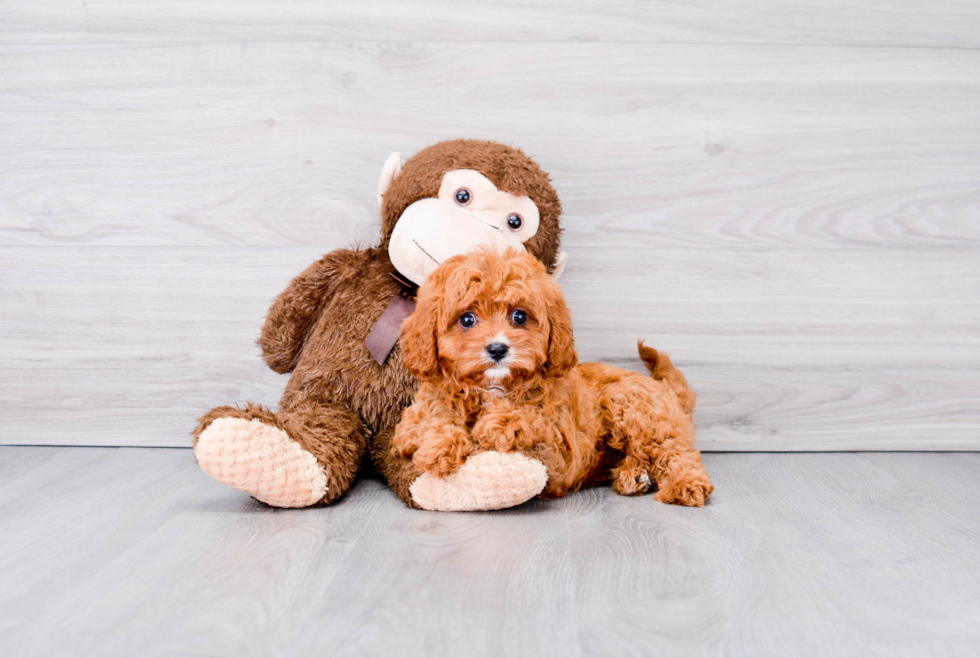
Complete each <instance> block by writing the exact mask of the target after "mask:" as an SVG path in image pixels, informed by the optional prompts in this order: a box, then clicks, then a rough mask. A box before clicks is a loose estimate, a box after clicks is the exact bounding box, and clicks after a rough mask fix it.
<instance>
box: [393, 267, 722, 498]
mask: <svg viewBox="0 0 980 658" xmlns="http://www.w3.org/2000/svg"><path fill="white" fill-rule="evenodd" d="M401 344H402V358H403V361H404V363H405V365H406V367H407V368H408V369H409V371H410V372H411V373H412V374H414V375H415V376H416V377H418V378H419V379H420V380H421V382H422V384H421V386H420V388H419V390H418V392H417V394H416V396H415V401H414V403H413V404H412V405H411V406H410V407H409V408H408V409H406V410H405V411H404V413H403V414H402V419H401V422H400V423H399V424H398V426H397V428H396V430H395V436H394V442H393V443H394V450H396V451H397V452H398V453H400V455H401V456H402V457H405V458H411V459H412V461H413V462H414V463H415V464H416V466H418V467H419V468H420V469H423V470H425V471H426V472H428V473H430V474H431V475H432V476H438V477H445V476H447V475H450V474H452V473H453V472H454V471H455V470H456V469H458V468H459V467H460V465H462V464H463V462H464V461H465V460H466V459H467V457H468V456H470V455H475V454H477V453H481V452H484V451H488V450H495V451H498V452H501V453H503V452H508V451H519V452H521V453H523V454H525V455H526V456H528V457H531V458H533V459H537V460H539V461H540V462H541V463H542V464H544V466H545V467H546V468H547V474H548V482H547V485H546V486H545V488H544V490H543V491H542V493H541V495H542V496H548V497H557V496H564V495H565V494H567V493H568V492H569V491H576V490H578V489H580V488H581V487H583V486H588V485H592V484H597V483H600V482H604V481H608V480H609V479H610V478H611V479H612V487H613V489H614V490H615V491H616V492H617V493H619V494H623V495H631V494H643V493H646V492H647V491H648V490H649V489H650V488H651V487H652V486H655V487H656V492H657V493H656V496H655V497H656V499H657V500H659V501H662V502H665V503H678V504H681V505H695V506H701V505H704V504H705V502H707V500H708V498H709V496H710V495H711V492H712V490H713V488H714V487H713V486H712V484H711V480H710V479H709V478H708V473H707V471H706V470H705V468H704V464H703V463H702V462H701V456H700V453H699V452H698V451H697V450H696V449H695V448H694V422H693V420H692V418H691V412H692V411H693V409H694V401H695V395H694V392H693V391H691V389H690V388H689V387H688V385H687V381H686V379H685V378H684V376H683V375H682V374H681V373H680V371H678V370H677V369H676V368H674V366H673V364H672V363H671V362H670V359H669V358H667V356H666V355H663V354H658V353H657V351H656V350H654V349H651V348H648V347H645V346H644V345H643V344H642V343H641V344H640V356H641V357H642V359H643V361H644V362H645V363H646V364H647V366H648V367H649V368H650V371H651V373H652V375H653V377H647V376H644V375H640V374H637V373H633V372H629V371H627V370H622V369H620V368H614V367H611V366H607V365H604V364H601V363H582V364H579V363H578V355H577V353H576V351H575V346H574V342H573V338H572V327H571V318H570V315H569V312H568V308H567V307H566V305H565V301H564V298H563V297H562V294H561V289H560V288H559V287H558V285H557V284H556V283H555V282H553V281H552V280H551V278H550V277H549V276H548V274H547V270H546V268H545V266H544V265H542V264H541V263H540V262H539V261H537V260H536V259H535V258H533V257H531V256H528V255H527V254H521V253H518V252H517V251H509V252H507V253H506V254H504V255H502V256H501V255H498V254H497V253H496V252H495V251H493V250H489V249H481V250H478V251H476V252H473V253H471V254H469V255H464V256H457V257H455V258H452V259H450V260H449V261H447V262H445V263H444V264H443V265H442V266H441V267H439V269H437V270H436V271H435V272H434V273H433V274H432V275H430V277H429V279H428V281H427V282H426V284H425V285H424V286H423V287H422V288H421V290H420V292H419V298H418V307H417V309H416V311H415V313H413V314H412V315H411V316H410V317H409V318H408V320H406V322H405V324H404V325H403V326H402V339H401Z"/></svg>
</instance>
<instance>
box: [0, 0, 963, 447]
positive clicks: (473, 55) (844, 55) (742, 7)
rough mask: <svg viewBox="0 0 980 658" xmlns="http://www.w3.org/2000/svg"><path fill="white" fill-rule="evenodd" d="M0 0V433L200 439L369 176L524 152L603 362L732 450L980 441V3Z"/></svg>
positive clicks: (67, 439) (364, 216)
mask: <svg viewBox="0 0 980 658" xmlns="http://www.w3.org/2000/svg"><path fill="white" fill-rule="evenodd" d="M460 19H461V16H460V15H459V10H458V8H456V7H455V6H454V5H451V4H447V3H442V2H434V1H419V2H413V3H411V4H410V5H405V4H404V3H390V2H373V1H372V2H359V3H326V4H325V3H320V2H313V1H312V0H297V1H296V2H291V3H286V4H282V3H279V4H275V5H273V4H269V3H262V2H255V1H251V0H247V1H246V2H241V3H235V4H234V6H232V5H230V4H229V3H224V2H218V1H217V0H213V1H210V2H193V3H192V2H185V1H184V0H181V1H179V2H176V3H166V4H157V5H153V6H139V5H131V4H128V3H121V2H110V1H94V0H93V1H91V2H85V3H77V2H63V1H61V0H56V1H55V2H51V3H32V2H24V1H22V0H12V1H11V2H7V3H5V4H4V7H3V9H2V10H0V295H2V297H0V353H3V354H4V359H3V360H2V362H0V427H2V429H0V443H5V444H32V443H37V444H46V445H51V444H67V445H82V444H96V445H114V444H123V445H127V444H128V445H158V446H183V445H187V442H188V440H189V439H188V438H187V431H188V430H189V429H190V427H191V426H192V425H193V420H194V418H196V417H197V416H198V415H199V414H200V413H201V412H203V411H204V410H206V409H207V408H209V407H210V406H213V405H216V404H225V403H232V402H244V401H246V400H252V401H256V402H264V403H274V402H275V401H276V400H277V399H278V397H279V394H280V391H281V389H282V386H283V384H284V378H283V377H281V376H278V375H275V374H273V373H271V372H270V371H269V370H268V369H267V368H265V367H264V365H263V364H262V362H261V360H260V359H259V355H258V351H257V349H256V347H255V346H254V340H255V337H256V336H257V334H258V330H259V327H260V325H261V321H262V318H263V316H264V313H265V311H266V309H267V308H268V305H269V303H270V301H271V299H272V298H273V297H274V296H275V295H276V294H277V293H278V292H279V291H280V290H281V289H282V288H283V287H284V286H285V285H286V283H287V282H288V281H289V280H290V278H291V277H292V276H294V275H295V274H296V273H298V272H299V271H301V270H302V268H303V267H305V266H306V265H307V264H308V263H309V262H310V261H312V260H313V259H314V258H315V257H316V256H318V255H319V254H320V253H324V252H326V251H329V250H331V249H333V248H336V247H339V246H342V245H347V244H351V243H354V242H362V243H366V244H370V243H373V242H375V241H376V240H377V232H378V225H379V219H378V212H377V208H375V205H374V199H375V194H376V180H377V175H378V172H379V169H380V166H381V163H382V162H383V161H384V159H385V158H386V157H387V155H388V154H389V153H390V152H391V151H394V150H399V151H401V152H402V153H403V154H404V155H405V156H407V155H409V154H411V153H413V152H414V151H416V150H418V149H419V148H422V147H424V146H425V145H427V144H429V143H432V142H434V141H437V140H439V139H443V138H449V137H457V136H461V135H465V136H472V137H485V138H491V139H497V140H499V141H503V142H507V143H513V144H515V145H517V146H520V147H522V148H524V149H525V150H526V151H527V152H528V153H529V154H531V155H533V156H534V157H536V158H537V159H538V160H539V161H540V162H541V164H542V165H543V166H544V167H545V168H546V169H547V170H548V171H549V172H550V173H551V174H552V177H553V179H554V182H555V186H556V188H557V190H558V192H559V194H560V196H561V198H562V200H563V205H564V208H565V214H564V217H563V223H564V226H565V233H564V238H563V247H564V248H565V249H566V250H567V251H568V252H569V253H570V254H571V264H570V266H569V270H568V273H567V274H566V278H565V280H564V285H565V290H566V293H567V295H568V298H569V303H570V304H571V306H572V308H573V311H574V312H575V318H576V328H577V339H578V344H579V348H580V351H581V354H582V356H583V358H585V359H588V360H603V361H609V362H612V363H617V364H621V365H624V366H626V367H630V368H634V369H639V368H640V365H639V363H638V362H637V360H636V357H635V351H634V349H635V348H634V341H635V340H636V339H637V338H646V339H648V340H649V341H650V342H651V343H652V344H654V345H656V346H657V347H660V348H662V349H665V350H666V351H668V352H670V353H672V354H673V356H674V357H675V358H676V360H677V361H678V363H679V364H680V365H681V366H682V367H683V368H684V370H685V372H686V373H687V374H688V375H689V377H690V378H691V381H692V383H693V384H694V385H695V387H696V389H697V390H698V392H699V394H700V405H699V409H698V422H699V431H700V436H701V440H702V445H703V447H705V448H706V449H710V450H829V449H834V450H856V449H872V448H874V449H916V448H933V449H980V431H978V430H980V404H978V403H980V399H978V398H980V385H978V381H977V380H978V377H980V363H978V358H980V350H978V347H980V345H978V341H980V339H978V335H980V332H978V328H980V317H978V313H980V159H978V158H977V157H976V154H977V152H978V151H980V113H978V112H977V111H976V108H977V107H980V73H978V72H980V29H977V28H978V27H980V8H978V6H977V5H976V4H975V3H971V2H956V1H951V0H946V1H943V2H939V3H932V4H930V5H929V6H928V7H925V6H924V5H922V3H918V2H910V3H900V4H895V3H882V2H879V1H878V0H867V1H865V2H861V3H857V4H854V3H851V4H849V5H848V6H846V7H834V8H829V7H826V6H825V5H823V4H821V3H818V2H814V1H809V2H807V1H803V0H799V1H796V2H791V3H773V2H761V1H756V2H752V3H747V2H732V3H713V4H712V5H711V6H710V7H708V6H707V5H705V6H700V5H697V4H691V3H688V4H687V5H676V6H674V5H666V4H664V3H645V4H642V3H641V4H637V3H632V2H613V3H604V4H602V5H597V4H593V3H588V2H570V3H562V4H561V5H560V7H559V6H558V5H556V4H554V3H550V2H533V3H515V4H512V5H508V4H504V5H501V4H500V3H496V2H495V3H482V2H481V3H475V4H471V5H468V7H467V12H466V16H465V21H461V20H460Z"/></svg>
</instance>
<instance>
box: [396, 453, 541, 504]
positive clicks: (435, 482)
mask: <svg viewBox="0 0 980 658" xmlns="http://www.w3.org/2000/svg"><path fill="white" fill-rule="evenodd" d="M547 483H548V471H547V469H545V467H544V464H542V463H541V462H539V461H538V460H537V459H531V458H530V457H526V456H524V455H522V454H520V453H518V452H506V453H499V452H481V453H480V454H478V455H474V456H473V457H470V458H469V459H467V460H466V462H465V463H464V464H463V465H462V466H460V467H459V470H458V471H456V472H455V473H453V474H452V475H449V476H447V477H444V478H438V477H434V476H432V475H430V474H429V473H423V474H422V475H421V476H420V477H419V478H418V479H417V480H415V482H413V483H412V486H411V487H409V491H410V492H411V494H412V499H413V500H414V501H415V502H416V503H417V504H418V505H419V506H420V507H421V508H422V509H427V510H432V511H436V512H473V511H479V510H494V509H505V508H508V507H514V506H516V505H520V504H521V503H524V502H527V501H528V500H530V499H532V498H534V497H535V496H537V495H538V494H539V493H541V490H542V489H544V485H545V484H547Z"/></svg>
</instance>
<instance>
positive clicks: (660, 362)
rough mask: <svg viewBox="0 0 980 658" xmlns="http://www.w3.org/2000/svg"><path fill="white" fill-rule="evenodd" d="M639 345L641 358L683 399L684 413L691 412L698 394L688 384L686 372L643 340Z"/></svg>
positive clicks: (658, 378)
mask: <svg viewBox="0 0 980 658" xmlns="http://www.w3.org/2000/svg"><path fill="white" fill-rule="evenodd" d="M637 346H638V347H639V349H640V358H641V359H643V363H645V364H646V366H647V368H649V369H650V374H651V375H653V378H654V379H656V380H659V381H662V382H664V383H665V384H667V386H668V388H670V390H672V391H673V392H674V393H675V394H676V395H677V397H678V398H679V399H680V401H681V406H682V407H683V408H684V413H687V414H689V413H691V412H692V411H694V403H695V402H696V401H697V396H696V395H695V394H694V391H692V390H691V387H690V386H689V385H688V383H687V378H686V377H685V376H684V373H682V372H681V371H680V370H678V369H677V368H676V367H675V366H674V364H673V363H672V362H671V360H670V357H669V356H667V355H666V354H664V353H663V352H658V351H657V350H655V349H653V348H652V347H647V346H646V345H644V344H643V341H642V340H641V341H639V343H637Z"/></svg>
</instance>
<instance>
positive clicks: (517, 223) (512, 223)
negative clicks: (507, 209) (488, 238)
mask: <svg viewBox="0 0 980 658" xmlns="http://www.w3.org/2000/svg"><path fill="white" fill-rule="evenodd" d="M507 226H509V227H510V230H511V231H520V230H521V227H522V226H524V218H523V217H521V216H520V215H518V214H517V213H516V212H512V213H511V214H509V215H507Z"/></svg>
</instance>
